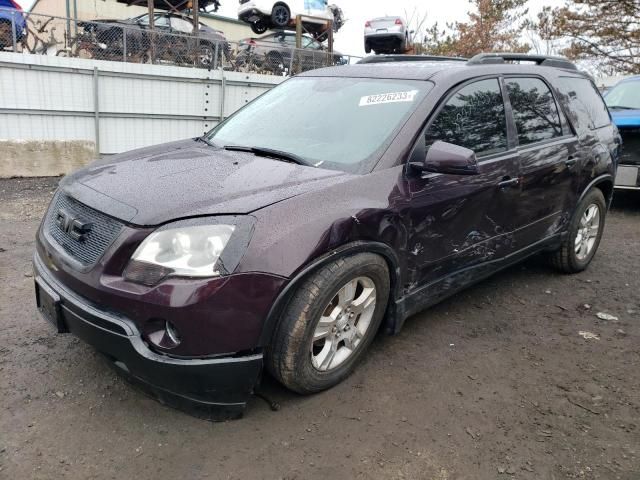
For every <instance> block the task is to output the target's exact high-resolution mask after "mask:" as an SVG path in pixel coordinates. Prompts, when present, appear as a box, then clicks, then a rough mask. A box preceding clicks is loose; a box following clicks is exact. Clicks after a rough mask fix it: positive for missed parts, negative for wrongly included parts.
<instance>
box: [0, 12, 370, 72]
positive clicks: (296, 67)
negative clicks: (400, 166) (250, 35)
mask: <svg viewBox="0 0 640 480" xmlns="http://www.w3.org/2000/svg"><path fill="white" fill-rule="evenodd" d="M0 13H1V14H2V15H0V51H11V52H14V53H29V54H32V55H47V56H58V57H73V58H83V59H94V60H108V61H112V62H123V63H140V64H153V65H172V66H182V67H195V68H204V69H212V70H218V69H220V70H224V71H230V72H241V73H259V74H263V75H277V76H290V75H295V74H297V73H300V72H304V71H307V70H312V69H315V68H321V67H326V66H333V65H346V64H351V63H355V62H357V61H358V60H360V58H361V57H357V56H351V55H343V54H340V53H337V52H333V53H329V52H328V51H327V50H326V48H325V47H324V45H323V44H322V43H320V42H317V41H315V40H313V39H312V38H310V37H306V36H305V37H303V38H302V43H303V44H302V47H304V48H296V43H295V34H293V32H288V33H285V32H276V35H277V37H276V38H275V39H274V40H272V41H269V42H252V41H250V39H248V40H247V41H242V42H230V41H227V40H226V39H225V37H224V36H223V35H221V33H220V32H217V31H215V30H214V29H207V30H204V29H203V30H199V31H198V35H194V34H193V24H192V23H190V21H188V20H186V17H185V18H181V17H167V16H163V15H156V16H155V21H154V23H155V25H154V27H153V29H151V28H150V25H149V20H148V18H149V16H148V15H141V16H139V17H135V18H134V19H129V20H124V21H116V22H101V21H99V20H78V19H75V18H66V17H55V16H50V15H40V14H34V13H31V12H25V13H23V12H18V11H15V10H7V9H1V8H0Z"/></svg>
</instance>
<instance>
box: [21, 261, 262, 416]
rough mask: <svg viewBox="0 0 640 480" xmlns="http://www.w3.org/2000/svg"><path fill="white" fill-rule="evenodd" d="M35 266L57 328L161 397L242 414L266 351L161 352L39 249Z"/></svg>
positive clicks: (39, 293)
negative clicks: (75, 286) (62, 278)
mask: <svg viewBox="0 0 640 480" xmlns="http://www.w3.org/2000/svg"><path fill="white" fill-rule="evenodd" d="M33 267H34V278H35V281H36V298H37V302H38V306H39V307H40V308H41V309H43V308H45V307H46V305H53V311H54V313H55V316H56V318H55V322H56V327H57V328H58V331H60V332H70V333H72V334H74V335H75V336H77V337H78V338H80V339H82V340H83V341H85V342H86V343H88V344H90V345H92V346H93V347H94V348H95V349H96V350H98V351H99V352H101V353H103V354H104V355H105V356H106V357H107V358H108V359H109V360H110V363H111V365H112V366H113V367H114V368H115V370H116V371H117V372H118V373H120V374H122V375H123V376H125V378H127V379H128V380H130V381H132V382H133V383H134V384H136V385H138V386H139V387H141V388H142V389H143V390H144V391H145V392H147V393H148V394H150V395H152V396H153V397H155V398H156V399H158V400H159V401H160V402H161V403H165V404H168V405H170V406H172V407H175V408H178V409H181V410H185V411H187V412H189V413H191V414H193V415H195V416H198V417H202V418H206V419H209V420H226V419H230V418H239V417H241V416H242V413H243V411H244V409H245V406H246V403H247V400H248V398H249V396H250V395H251V393H252V392H253V388H254V386H255V385H256V384H257V383H258V381H259V379H260V374H261V371H262V353H255V354H251V355H246V356H234V357H216V358H202V359H179V358H173V357H169V356H166V355H160V354H158V353H155V352H153V351H152V350H150V349H149V348H148V347H147V345H146V344H145V342H144V341H143V339H142V336H141V335H140V332H139V331H138V329H137V327H136V325H135V324H134V323H133V322H132V321H130V320H128V319H127V318H124V317H122V316H121V315H118V314H116V313H113V312H109V311H108V310H105V309H104V308H102V307H101V306H99V305H96V304H93V303H91V302H89V301H88V300H86V299H84V298H81V297H80V296H78V295H77V294H75V293H73V292H72V291H70V290H69V289H67V288H66V287H65V286H64V285H62V284H60V283H59V282H58V281H57V280H56V279H55V278H54V277H53V276H52V275H51V273H50V272H49V271H48V269H47V267H46V266H45V265H44V264H43V262H42V261H41V259H40V258H39V256H38V254H36V255H35V256H34V261H33ZM50 310H51V309H50ZM45 317H46V316H45Z"/></svg>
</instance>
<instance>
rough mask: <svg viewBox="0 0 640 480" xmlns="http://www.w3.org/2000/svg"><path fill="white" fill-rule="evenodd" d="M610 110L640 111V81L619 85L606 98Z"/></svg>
mask: <svg viewBox="0 0 640 480" xmlns="http://www.w3.org/2000/svg"><path fill="white" fill-rule="evenodd" d="M604 100H605V102H606V103H607V107H609V108H615V107H618V108H629V109H636V110H640V81H638V82H624V83H619V84H618V85H616V86H615V87H613V88H612V89H611V90H609V91H608V92H607V94H606V96H605V97H604Z"/></svg>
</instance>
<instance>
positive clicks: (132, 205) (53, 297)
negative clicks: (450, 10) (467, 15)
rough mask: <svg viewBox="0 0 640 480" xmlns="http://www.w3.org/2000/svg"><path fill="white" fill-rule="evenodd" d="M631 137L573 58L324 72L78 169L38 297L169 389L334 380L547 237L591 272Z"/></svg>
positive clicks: (554, 250)
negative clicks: (171, 137)
mask: <svg viewBox="0 0 640 480" xmlns="http://www.w3.org/2000/svg"><path fill="white" fill-rule="evenodd" d="M514 61H515V62H514ZM521 61H528V62H529V63H530V64H525V63H524V62H522V63H518V62H521ZM309 112H313V114H310V113H309ZM619 145H620V138H619V135H618V132H617V130H616V127H615V126H613V125H612V123H611V119H610V117H609V113H608V111H607V108H606V107H605V105H604V103H603V101H602V98H601V97H600V95H599V93H598V92H597V90H596V88H595V87H594V85H593V83H592V82H591V80H590V79H589V78H588V77H587V76H586V75H584V74H582V73H580V72H579V71H578V70H576V68H575V67H574V66H573V65H572V64H570V63H568V62H566V61H564V60H562V59H557V58H547V57H516V56H513V55H506V54H503V55H481V56H478V57H475V58H474V59H472V60H470V61H469V62H452V61H424V62H420V61H412V62H405V63H398V62H387V63H380V64H365V65H354V66H348V67H332V68H328V69H323V70H316V71H313V72H307V73H305V74H303V75H300V76H298V77H295V78H293V79H291V80H288V81H286V82H284V83H283V84H282V85H280V86H278V87H276V88H274V89H273V90H271V91H269V92H268V93H266V94H264V95H263V96H261V97H260V98H258V99H257V100H255V101H254V102H252V103H250V104H249V105H247V106H246V107H244V108H243V109H241V110H240V111H238V112H237V113H235V114H234V115H233V116H231V117H230V118H228V119H227V120H225V121H224V122H222V123H221V124H220V125H218V126H217V127H216V128H214V129H213V130H212V131H211V132H209V133H208V134H206V135H205V136H203V137H201V138H196V139H189V140H184V141H180V142H174V143H169V144H165V145H160V146H156V147H151V148H144V149H140V150H135V151H132V152H128V153H124V154H121V155H117V156H115V157H110V158H105V159H102V160H99V161H97V162H95V163H93V164H92V165H90V166H88V167H86V168H84V169H82V170H79V171H77V172H75V173H74V174H72V175H69V176H67V177H66V178H64V179H63V180H62V182H61V183H60V188H59V189H58V191H57V192H56V194H55V196H54V198H53V200H52V202H51V206H50V207H49V210H48V212H47V213H46V216H45V218H44V220H43V221H42V226H41V228H40V230H39V232H38V235H37V251H36V254H35V257H34V268H35V279H36V296H37V303H38V306H39V309H40V310H41V312H42V313H43V315H44V317H45V318H47V319H48V320H50V321H51V322H53V324H54V325H55V326H56V327H57V329H58V331H59V332H71V333H73V334H74V335H76V336H78V337H80V338H82V339H83V340H85V341H86V342H88V343H90V344H91V345H93V346H94V347H95V348H96V349H97V350H99V351H100V352H102V353H104V354H105V355H106V357H107V358H108V359H109V360H111V363H112V364H113V365H114V366H115V368H116V369H117V370H118V371H119V372H121V373H123V374H125V375H126V376H127V377H129V378H130V379H131V380H133V381H135V382H136V383H138V384H140V385H141V386H143V387H146V389H147V390H148V391H150V392H152V393H153V394H154V395H155V396H157V397H159V398H160V399H161V400H162V401H164V402H167V403H170V404H172V405H174V406H178V407H185V408H187V407H189V408H191V409H192V411H194V409H195V411H196V412H197V413H199V414H200V415H203V416H205V417H208V418H224V417H230V416H239V415H241V414H242V412H243V409H244V407H245V404H246V401H247V399H248V397H249V395H250V394H251V392H252V391H253V389H254V388H255V387H256V385H257V384H258V382H259V381H260V377H261V375H262V372H263V369H264V367H266V370H267V371H268V372H270V373H271V374H272V375H273V376H274V377H275V378H276V379H278V380H279V381H280V382H281V383H282V384H284V385H285V386H286V387H288V388H290V389H292V390H294V391H296V392H300V393H313V392H318V391H320V390H323V389H326V388H329V387H331V386H333V385H335V384H337V383H338V382H340V381H341V380H343V379H344V378H345V377H346V376H347V375H349V374H350V373H351V372H352V371H353V369H354V368H355V366H356V364H357V362H358V361H359V360H361V359H362V357H363V355H364V354H365V351H366V350H367V347H368V346H369V345H370V344H371V341H372V339H373V337H374V336H375V334H376V333H377V332H378V330H380V329H381V328H382V329H383V330H384V331H386V332H388V333H396V332H398V331H399V330H400V328H401V327H402V324H403V322H404V321H405V319H406V318H407V317H408V316H410V315H412V314H414V313H416V312H418V311H419V310H421V309H423V308H425V307H427V306H429V305H432V304H434V303H436V302H438V301H440V300H442V299H443V298H445V297H447V296H450V295H453V294H455V293H456V292H458V291H459V290H461V289H462V288H464V287H466V286H468V285H469V284H472V283H474V282H477V281H479V280H481V279H483V278H485V277H487V276H489V275H491V274H492V273H494V272H496V271H498V270H500V269H502V268H504V267H507V266H509V265H512V264H514V263H516V262H519V261H521V260H522V259H524V258H526V257H528V256H530V255H532V254H535V253H538V252H545V254H546V255H547V256H548V257H549V258H550V259H551V261H552V263H553V264H555V265H556V266H557V267H558V268H559V269H561V270H562V271H565V272H569V273H571V272H579V271H581V270H583V269H585V268H586V267H587V266H588V265H589V262H590V261H591V259H592V258H593V256H594V254H595V252H596V250H597V248H598V243H599V242H600V238H601V236H602V232H603V228H604V221H605V215H606V213H607V209H608V205H609V203H610V201H611V195H612V191H613V179H614V174H615V168H616V167H615V164H616V158H617V155H618V149H619Z"/></svg>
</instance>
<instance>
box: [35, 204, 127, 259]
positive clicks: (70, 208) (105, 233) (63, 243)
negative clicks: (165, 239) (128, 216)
mask: <svg viewBox="0 0 640 480" xmlns="http://www.w3.org/2000/svg"><path fill="white" fill-rule="evenodd" d="M60 211H64V212H66V213H68V214H70V215H71V216H73V217H77V218H79V219H80V218H81V219H82V220H83V221H84V222H87V223H91V230H90V231H89V232H88V233H86V234H85V235H83V238H82V239H81V240H78V239H76V238H74V237H73V236H72V235H71V234H70V233H68V232H66V231H64V230H63V228H62V227H61V226H60V225H59V224H58V222H56V218H57V216H58V213H59V212H60ZM123 226H124V224H123V223H121V222H119V221H118V220H115V219H113V218H111V217H109V216H107V215H105V214H104V213H100V212H98V211H97V210H94V209H93V208H90V207H87V206H86V205H84V204H82V203H80V202H78V201H77V200H74V199H73V198H71V197H69V196H67V195H65V194H64V193H61V192H58V193H56V195H55V197H53V200H52V201H51V206H50V207H49V211H48V212H47V218H46V220H45V225H44V228H45V231H46V233H47V234H48V237H49V238H50V239H53V240H54V241H55V243H56V244H57V245H58V246H59V247H60V248H61V249H62V250H64V252H66V253H67V255H69V256H70V257H71V258H73V259H75V260H77V261H78V262H80V263H81V264H82V265H83V266H85V267H87V266H90V265H94V264H95V263H96V262H97V261H98V260H99V259H100V257H102V255H103V254H104V252H105V251H106V250H107V248H109V246H110V245H111V244H112V243H113V242H114V240H115V239H116V238H117V237H118V235H119V234H120V232H121V231H122V227H123Z"/></svg>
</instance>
